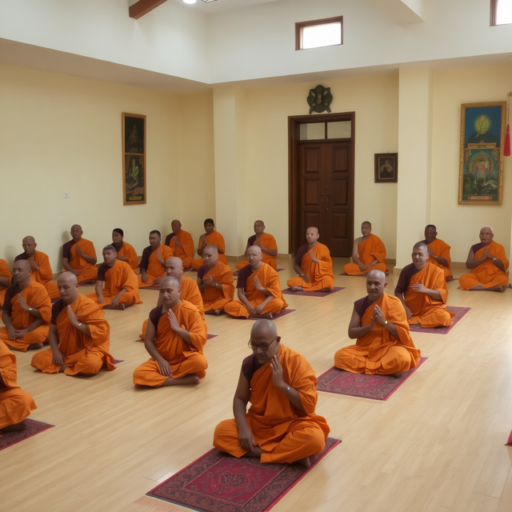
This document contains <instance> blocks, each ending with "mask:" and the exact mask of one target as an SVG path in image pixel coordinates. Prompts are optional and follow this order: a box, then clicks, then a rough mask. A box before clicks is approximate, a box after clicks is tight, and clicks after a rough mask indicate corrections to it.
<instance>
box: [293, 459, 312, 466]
mask: <svg viewBox="0 0 512 512" xmlns="http://www.w3.org/2000/svg"><path fill="white" fill-rule="evenodd" d="M296 464H300V465H301V466H304V467H306V468H309V467H311V459H310V458H309V457H304V458H303V459H300V460H298V461H296Z"/></svg>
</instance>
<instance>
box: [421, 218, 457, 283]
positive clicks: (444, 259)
mask: <svg viewBox="0 0 512 512" xmlns="http://www.w3.org/2000/svg"><path fill="white" fill-rule="evenodd" d="M423 243H425V244H426V245H427V247H428V254H429V258H428V262H429V263H431V264H432V265H435V266H436V267H438V268H440V269H441V270H442V271H443V273H444V276H445V279H446V280H447V281H451V279H452V278H453V274H452V271H451V269H450V267H451V264H452V260H451V257H450V249H451V247H450V246H449V245H448V244H447V243H445V242H443V241H442V240H441V239H439V238H437V228H436V227H435V226H434V224H429V225H428V226H427V227H426V228H425V240H423Z"/></svg>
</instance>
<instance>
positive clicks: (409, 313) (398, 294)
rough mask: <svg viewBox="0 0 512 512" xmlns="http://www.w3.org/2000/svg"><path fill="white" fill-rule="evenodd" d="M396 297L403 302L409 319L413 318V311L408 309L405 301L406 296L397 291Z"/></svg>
mask: <svg viewBox="0 0 512 512" xmlns="http://www.w3.org/2000/svg"><path fill="white" fill-rule="evenodd" d="M395 297H398V298H399V299H400V301H401V302H402V306H403V307H404V309H405V312H406V313H407V318H411V316H412V312H411V310H410V309H409V308H408V307H407V304H406V303H405V300H404V294H403V293H401V292H397V291H396V290H395Z"/></svg>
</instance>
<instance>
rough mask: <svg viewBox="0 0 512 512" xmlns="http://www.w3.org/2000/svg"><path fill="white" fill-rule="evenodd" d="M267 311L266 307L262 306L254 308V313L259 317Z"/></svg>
mask: <svg viewBox="0 0 512 512" xmlns="http://www.w3.org/2000/svg"><path fill="white" fill-rule="evenodd" d="M264 309H265V306H264V305H263V303H262V304H260V305H259V306H256V307H255V308H254V312H255V313H256V314H257V315H259V314H260V313H261V312H262V311H263V310H264Z"/></svg>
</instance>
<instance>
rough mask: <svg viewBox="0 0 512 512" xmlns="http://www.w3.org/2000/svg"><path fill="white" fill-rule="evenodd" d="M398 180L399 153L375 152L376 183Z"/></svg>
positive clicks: (395, 181)
mask: <svg viewBox="0 0 512 512" xmlns="http://www.w3.org/2000/svg"><path fill="white" fill-rule="evenodd" d="M397 182H398V153H376V154H375V183H397Z"/></svg>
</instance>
